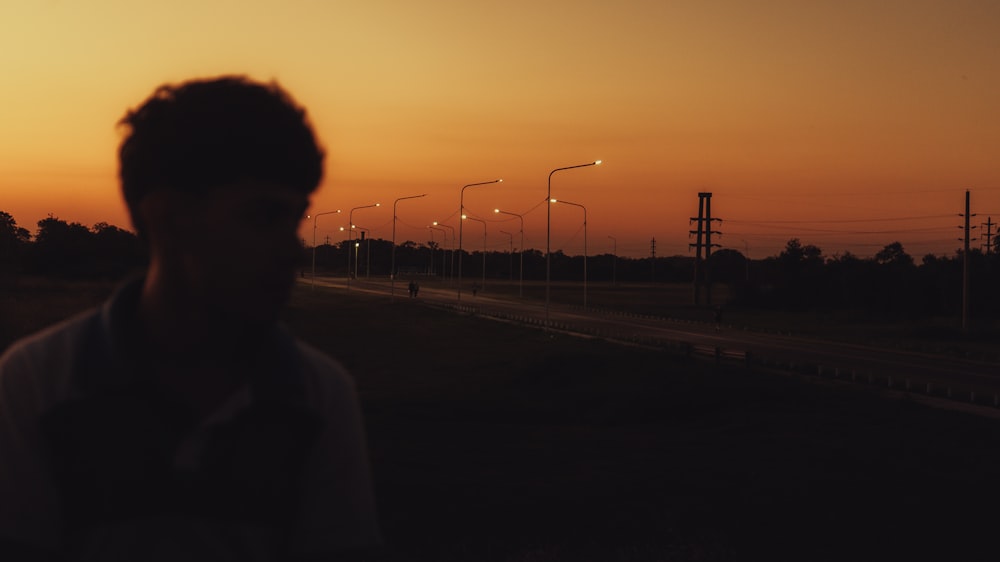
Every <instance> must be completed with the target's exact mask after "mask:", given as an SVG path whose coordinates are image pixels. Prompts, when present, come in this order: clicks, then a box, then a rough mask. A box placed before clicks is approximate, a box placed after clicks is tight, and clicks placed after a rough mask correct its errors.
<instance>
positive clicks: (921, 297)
mask: <svg viewBox="0 0 1000 562" xmlns="http://www.w3.org/2000/svg"><path fill="white" fill-rule="evenodd" d="M218 250H219V251H220V252H224V251H225V248H219V249H218ZM392 250H393V248H392V242H390V241H388V240H382V239H378V238H374V239H373V238H368V239H366V240H360V241H358V240H352V241H351V242H348V241H346V240H342V241H339V242H336V243H332V244H330V243H327V244H320V245H318V246H316V247H315V248H312V247H309V246H307V245H306V243H305V241H303V244H302V255H301V259H300V264H301V274H302V275H303V276H307V275H310V274H311V270H312V267H313V263H315V267H316V272H317V274H319V275H334V276H344V275H345V274H347V273H348V269H347V268H348V263H351V270H350V273H352V274H353V273H354V271H355V267H356V271H357V273H358V276H359V277H365V276H371V277H376V278H378V277H381V278H385V277H387V276H388V275H389V273H390V271H389V270H390V267H391V263H392V262H393V257H392ZM457 254H458V252H457V251H456V250H453V249H450V248H444V247H442V246H441V245H440V244H437V243H435V242H428V243H426V244H420V243H416V242H414V241H410V240H407V241H405V242H403V243H401V244H398V245H397V246H396V255H395V264H396V275H397V278H432V277H437V278H441V279H445V280H454V279H455V278H456V277H457V276H458V275H459V273H458V271H457V267H458V263H459V261H461V264H462V272H461V276H462V277H463V278H464V279H466V280H467V282H474V281H475V280H476V279H478V278H480V277H481V276H482V275H483V261H482V260H483V252H482V251H475V250H472V251H469V250H463V255H462V259H461V260H458V259H457ZM355 258H356V259H357V266H355V261H354V260H355ZM314 259H315V262H314V261H313V260H314ZM963 259H964V256H962V255H961V252H960V251H959V252H957V253H956V255H954V256H935V255H932V254H928V255H926V256H924V257H923V258H922V259H921V261H920V262H919V263H917V262H916V260H914V258H913V257H912V256H910V255H909V254H907V253H906V251H905V249H904V248H903V245H902V244H901V243H900V242H892V243H890V244H888V245H886V246H885V247H883V248H882V249H881V250H880V251H879V252H877V253H876V254H875V255H874V256H872V257H870V258H863V257H858V256H856V255H854V254H851V253H849V252H847V253H844V254H837V255H833V256H826V255H824V253H823V251H822V249H821V248H819V247H818V246H815V245H811V244H802V243H801V242H800V240H799V239H797V238H793V239H791V240H789V241H788V243H787V244H786V246H785V248H784V249H783V250H782V251H781V252H780V253H779V254H778V255H777V256H771V257H767V258H764V259H758V260H748V259H747V258H746V256H744V255H743V254H742V253H741V252H739V251H738V250H734V249H721V250H717V251H716V252H714V253H713V254H712V255H711V257H710V258H709V259H708V260H707V262H706V263H705V264H704V266H703V267H702V268H701V271H702V272H703V274H704V275H705V277H704V278H703V279H702V282H703V283H704V284H706V285H707V284H725V285H726V286H728V288H729V291H728V294H729V295H730V297H729V298H730V303H731V304H741V305H747V306H754V307H762V308H776V309H789V310H817V311H822V310H860V311H864V312H865V313H866V314H868V315H872V316H878V317H886V318H915V317H928V316H953V315H957V314H960V312H961V307H962V298H963V296H962V287H963ZM485 260H486V261H485V271H486V277H487V280H488V281H491V282H496V281H503V280H507V281H511V282H516V281H517V280H518V279H519V278H520V277H521V271H520V267H521V264H522V263H523V267H524V271H523V278H524V280H525V281H540V280H543V279H545V255H544V253H543V252H541V251H539V250H535V249H527V250H525V251H524V255H523V256H520V255H518V252H517V251H516V250H515V251H514V252H513V253H511V252H508V251H490V252H486V254H485ZM583 260H584V257H583V256H570V255H566V254H565V253H563V252H562V251H555V252H553V254H552V262H551V278H552V280H553V281H560V282H561V281H582V278H583V271H584V266H583ZM586 260H587V268H586V269H587V273H588V275H587V278H588V282H590V283H607V284H610V283H613V282H627V283H636V282H645V283H691V282H692V280H693V276H694V271H695V268H694V265H695V264H694V257H691V256H669V257H667V256H665V257H657V258H628V257H619V256H614V255H612V254H606V253H605V254H598V255H593V256H587V257H586ZM146 263H147V255H146V251H145V248H144V244H143V243H142V242H141V241H140V240H139V238H138V237H137V236H136V235H135V234H133V233H132V232H130V231H128V230H124V229H121V228H118V227H116V226H113V225H110V224H107V223H103V222H102V223H98V224H95V225H93V226H92V227H89V228H88V227H86V226H84V225H82V224H80V223H75V222H66V221H63V220H60V219H59V218H56V217H53V216H51V215H50V216H49V217H47V218H44V219H42V220H40V221H38V230H37V234H35V235H34V236H32V235H31V233H30V232H29V231H28V230H27V229H25V228H23V227H20V226H18V224H17V222H16V221H15V220H14V217H13V216H11V215H10V214H9V213H6V212H3V211H0V276H2V277H8V278H9V277H12V276H17V275H19V274H25V275H39V276H46V277H54V278H61V279H106V280H116V279H121V278H123V277H125V276H127V275H129V274H130V273H135V272H138V271H141V270H142V268H143V267H144V266H145V265H146ZM998 276H1000V258H998V257H997V255H996V254H993V253H984V252H982V251H980V250H972V251H970V253H969V287H970V307H971V308H972V310H973V311H975V316H978V317H980V318H984V317H985V318H992V317H993V316H995V315H996V313H997V312H1000V295H998V292H997V291H996V290H995V288H996V287H997V283H998V279H997V277H998Z"/></svg>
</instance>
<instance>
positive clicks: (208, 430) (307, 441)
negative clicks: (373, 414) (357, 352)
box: [0, 280, 380, 561]
mask: <svg viewBox="0 0 1000 562" xmlns="http://www.w3.org/2000/svg"><path fill="white" fill-rule="evenodd" d="M140 290H141V280H137V281H134V282H131V283H129V284H126V285H124V286H123V287H122V288H121V289H119V291H117V292H116V293H115V295H114V296H112V298H111V299H109V300H108V302H106V303H105V304H104V305H103V306H102V307H100V308H98V309H95V310H93V311H90V312H87V313H84V314H82V315H80V316H77V317H75V318H72V319H70V320H67V321H65V322H62V323H60V324H58V325H55V326H53V327H50V328H48V329H46V330H44V331H42V332H40V333H38V334H35V335H33V336H30V337H28V338H25V339H23V340H21V341H19V342H17V343H15V344H14V345H12V346H11V347H10V349H8V350H7V351H6V352H5V353H4V354H3V356H2V357H0V559H3V558H5V557H4V555H3V545H4V544H7V545H26V546H30V547H35V548H39V549H43V550H45V551H49V552H54V553H60V554H61V555H63V556H64V557H65V558H66V559H68V560H118V559H120V560H134V561H139V560H241V561H243V560H275V559H283V558H285V557H286V556H289V555H295V554H320V553H335V552H338V551H343V550H353V549H363V548H366V547H373V546H377V545H378V544H379V543H380V539H379V531H378V525H377V521H376V516H375V502H374V496H373V492H372V484H371V475H370V470H369V465H368V459H367V452H366V447H365V439H364V432H363V427H362V422H361V415H360V409H359V405H358V400H357V394H356V392H355V389H354V384H353V381H352V380H351V378H350V377H349V375H348V374H347V372H346V370H345V369H344V368H343V367H342V366H341V365H340V364H339V363H337V362H335V361H334V360H332V359H330V358H329V357H327V356H326V355H324V354H322V353H321V352H319V351H317V350H316V349H314V348H312V347H310V346H308V345H306V344H304V343H302V342H300V341H298V340H296V339H294V338H293V337H291V336H290V335H289V334H288V333H287V332H286V331H284V330H283V329H280V328H276V329H275V332H274V334H273V337H272V338H271V340H270V341H269V342H268V343H267V345H264V346H261V348H260V349H255V350H252V351H249V352H248V354H249V355H251V356H252V360H250V361H248V362H247V366H246V369H247V370H248V377H247V379H248V381H249V382H248V384H247V385H246V386H245V387H244V388H242V389H241V390H240V391H239V392H237V393H236V394H234V395H233V396H232V397H231V398H230V399H229V400H228V401H227V402H226V403H225V404H223V405H222V406H221V407H220V408H219V409H218V410H217V411H216V412H215V413H214V414H213V415H211V416H209V417H208V418H206V419H204V420H201V421H198V420H197V418H196V417H195V416H193V414H192V413H191V412H190V411H189V410H187V409H186V408H185V407H184V406H183V405H181V404H179V403H177V402H171V401H170V400H168V399H166V398H164V397H163V396H162V394H161V393H158V392H155V391H153V390H152V387H151V385H150V384H149V381H147V380H144V377H143V374H144V372H148V369H144V358H143V353H142V344H141V342H140V341H138V340H137V334H138V330H137V323H136V320H135V318H136V309H137V306H138V296H139V291H140Z"/></svg>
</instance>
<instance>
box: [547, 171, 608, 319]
mask: <svg viewBox="0 0 1000 562" xmlns="http://www.w3.org/2000/svg"><path fill="white" fill-rule="evenodd" d="M600 165H601V161H600V160H594V161H593V162H590V163H587V164H577V165H576V166H565V167H563V168H556V169H555V170H552V171H551V172H549V191H548V195H546V196H545V201H546V205H545V321H546V322H548V321H549V285H550V284H551V279H552V276H551V271H552V250H551V245H552V204H551V203H548V201H549V200H551V199H552V174H554V173H556V172H559V171H562V170H572V169H574V168H585V167H587V166H600Z"/></svg>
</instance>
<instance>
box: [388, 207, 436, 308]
mask: <svg viewBox="0 0 1000 562" xmlns="http://www.w3.org/2000/svg"><path fill="white" fill-rule="evenodd" d="M426 196H427V194H426V193H421V194H420V195H410V196H409V197H400V198H398V199H396V200H395V201H393V203H392V259H391V260H390V261H391V262H392V263H391V264H390V265H389V300H390V301H391V300H393V299H395V298H396V206H397V205H399V202H400V201H403V200H404V199H418V198H420V197H426Z"/></svg>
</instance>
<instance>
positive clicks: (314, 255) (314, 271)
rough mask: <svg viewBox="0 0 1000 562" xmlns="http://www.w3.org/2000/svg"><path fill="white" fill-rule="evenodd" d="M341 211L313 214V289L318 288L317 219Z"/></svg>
mask: <svg viewBox="0 0 1000 562" xmlns="http://www.w3.org/2000/svg"><path fill="white" fill-rule="evenodd" d="M339 212H340V209H337V210H336V211H326V212H323V213H316V214H315V215H313V216H312V220H313V260H312V261H313V263H312V288H313V290H315V289H316V219H318V218H319V217H320V215H335V214H337V213H339Z"/></svg>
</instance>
